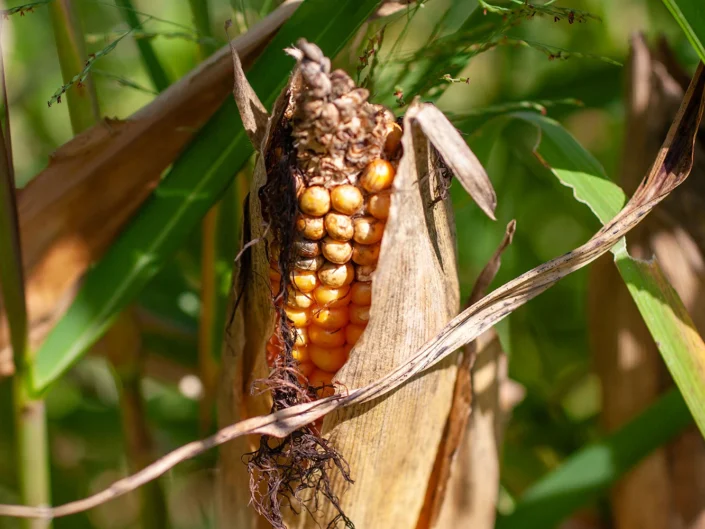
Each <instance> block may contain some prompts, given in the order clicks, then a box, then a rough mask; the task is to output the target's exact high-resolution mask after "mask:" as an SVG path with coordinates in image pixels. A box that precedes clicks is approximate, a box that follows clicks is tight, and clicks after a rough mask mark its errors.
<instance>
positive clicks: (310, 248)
mask: <svg viewBox="0 0 705 529" xmlns="http://www.w3.org/2000/svg"><path fill="white" fill-rule="evenodd" d="M293 250H294V253H295V254H296V255H298V256H300V257H305V258H307V259H310V258H313V257H318V256H319V255H321V247H320V245H319V244H318V243H317V242H316V241H309V240H308V239H298V240H296V241H294V243H293Z"/></svg>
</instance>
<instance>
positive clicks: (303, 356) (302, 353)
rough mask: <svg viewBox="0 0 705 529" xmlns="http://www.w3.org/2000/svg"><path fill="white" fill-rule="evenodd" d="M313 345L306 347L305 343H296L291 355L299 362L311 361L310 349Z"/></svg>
mask: <svg viewBox="0 0 705 529" xmlns="http://www.w3.org/2000/svg"><path fill="white" fill-rule="evenodd" d="M310 348H311V346H308V347H306V346H305V345H295V346H294V347H293V349H292V350H291V356H292V357H293V358H294V360H296V361H297V362H298V363H299V364H303V363H304V362H310V361H311V354H310V351H309V349H310Z"/></svg>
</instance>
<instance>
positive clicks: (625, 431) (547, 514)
mask: <svg viewBox="0 0 705 529" xmlns="http://www.w3.org/2000/svg"><path fill="white" fill-rule="evenodd" d="M691 422H692V417H691V415H690V413H689V412H688V407H687V406H686V405H685V402H684V401H683V397H682V396H681V395H680V393H678V391H677V390H675V389H674V390H671V391H670V392H669V393H667V394H666V395H664V396H663V397H661V398H660V399H659V400H658V401H656V402H655V403H654V404H652V405H651V406H650V407H649V408H648V409H647V410H646V411H644V412H642V413H641V414H640V415H639V416H637V417H636V418H635V419H633V420H632V421H631V422H629V423H627V424H626V425H624V426H623V427H622V428H621V429H620V430H618V431H617V432H615V433H613V434H612V435H610V436H608V437H607V438H605V439H604V440H602V441H600V442H598V443H595V444H593V445H590V446H587V447H585V448H583V449H581V450H579V451H578V452H577V453H575V454H574V455H572V456H571V457H569V458H568V459H566V460H565V461H564V462H563V464H561V465H560V466H559V467H558V468H557V469H555V470H554V471H552V472H550V473H549V474H547V475H546V476H545V477H543V478H542V479H540V480H539V481H537V482H536V483H535V484H534V485H532V486H531V487H530V488H529V489H528V490H527V491H526V492H525V493H524V494H523V495H522V497H521V498H520V500H519V502H518V503H517V505H516V508H515V509H514V511H513V512H512V513H511V514H510V515H507V516H504V517H500V518H499V519H498V520H497V524H496V526H495V527H496V529H551V528H553V527H556V526H557V525H558V524H559V523H560V522H561V520H563V519H565V518H566V517H567V516H569V515H570V514H571V513H572V512H574V511H575V510H576V509H578V508H580V507H582V506H584V505H585V504H587V503H588V502H590V501H592V500H595V499H596V498H598V497H599V496H600V495H602V494H604V493H605V492H606V491H607V490H608V489H609V487H610V486H611V485H612V484H614V482H615V481H617V480H618V479H619V478H620V477H621V476H623V475H624V474H625V473H626V472H627V471H628V470H629V469H631V468H632V467H633V466H634V465H636V464H637V463H638V462H639V461H640V460H641V459H643V458H644V457H646V456H647V455H648V454H650V453H651V452H652V451H653V450H654V449H655V448H657V447H658V446H660V445H661V444H663V443H666V442H667V441H669V440H670V439H671V438H672V437H673V436H675V435H676V434H678V433H679V432H681V431H682V430H683V429H684V428H686V427H687V426H688V425H689V424H691Z"/></svg>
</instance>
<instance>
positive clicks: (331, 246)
mask: <svg viewBox="0 0 705 529" xmlns="http://www.w3.org/2000/svg"><path fill="white" fill-rule="evenodd" d="M321 246H322V250H323V256H324V257H325V258H326V259H328V260H329V261H330V262H332V263H336V264H345V263H347V262H348V261H349V260H350V258H351V257H352V255H353V247H352V245H351V244H350V243H349V242H344V241H336V240H334V239H332V238H330V237H326V238H325V239H323V241H322V243H321Z"/></svg>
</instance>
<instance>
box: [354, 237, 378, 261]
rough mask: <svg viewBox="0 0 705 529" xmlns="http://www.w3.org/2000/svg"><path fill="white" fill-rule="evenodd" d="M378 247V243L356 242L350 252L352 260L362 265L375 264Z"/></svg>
mask: <svg viewBox="0 0 705 529" xmlns="http://www.w3.org/2000/svg"><path fill="white" fill-rule="evenodd" d="M379 247H380V244H379V243H377V244H360V243H357V242H356V243H355V245H354V246H353V252H352V260H353V262H355V263H357V264H359V265H363V266H370V265H376V264H377V261H378V259H379Z"/></svg>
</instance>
